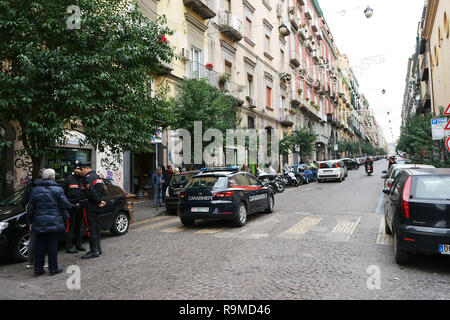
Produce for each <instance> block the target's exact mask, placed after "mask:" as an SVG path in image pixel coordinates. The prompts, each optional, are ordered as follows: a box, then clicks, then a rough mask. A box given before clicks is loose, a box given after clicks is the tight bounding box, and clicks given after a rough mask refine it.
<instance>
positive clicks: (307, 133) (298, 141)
mask: <svg viewBox="0 0 450 320" xmlns="http://www.w3.org/2000/svg"><path fill="white" fill-rule="evenodd" d="M316 139H317V134H315V133H314V131H312V130H311V129H309V128H307V127H305V128H301V129H300V130H296V131H293V132H292V134H290V135H287V136H285V137H284V138H283V139H281V141H280V154H281V155H289V153H290V152H292V153H298V155H299V156H300V157H302V158H303V157H307V156H310V155H311V154H312V153H313V152H314V150H315V143H316ZM297 145H299V146H300V152H297V151H296V150H295V146H297Z"/></svg>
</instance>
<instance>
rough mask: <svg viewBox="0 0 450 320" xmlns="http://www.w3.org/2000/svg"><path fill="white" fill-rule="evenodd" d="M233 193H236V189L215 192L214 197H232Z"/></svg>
mask: <svg viewBox="0 0 450 320" xmlns="http://www.w3.org/2000/svg"><path fill="white" fill-rule="evenodd" d="M233 195H234V191H226V192H219V193H214V197H217V198H231V197H232V196H233Z"/></svg>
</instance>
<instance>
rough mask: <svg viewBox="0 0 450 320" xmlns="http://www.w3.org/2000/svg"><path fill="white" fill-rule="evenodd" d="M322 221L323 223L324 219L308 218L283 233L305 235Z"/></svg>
mask: <svg viewBox="0 0 450 320" xmlns="http://www.w3.org/2000/svg"><path fill="white" fill-rule="evenodd" d="M320 221H322V218H311V217H307V218H305V219H303V220H302V221H300V222H299V223H297V224H296V225H294V226H292V227H291V228H289V229H288V230H286V231H285V232H283V233H285V234H294V235H303V234H306V233H307V232H308V231H309V229H311V227H314V226H315V225H317V224H319V223H320Z"/></svg>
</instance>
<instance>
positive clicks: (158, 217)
mask: <svg viewBox="0 0 450 320" xmlns="http://www.w3.org/2000/svg"><path fill="white" fill-rule="evenodd" d="M167 218H169V217H167V216H157V217H153V218H148V219H144V220H139V221H137V222H134V223H132V224H131V225H130V226H131V227H134V226H139V225H141V224H145V223H149V222H153V221H158V220H162V219H167Z"/></svg>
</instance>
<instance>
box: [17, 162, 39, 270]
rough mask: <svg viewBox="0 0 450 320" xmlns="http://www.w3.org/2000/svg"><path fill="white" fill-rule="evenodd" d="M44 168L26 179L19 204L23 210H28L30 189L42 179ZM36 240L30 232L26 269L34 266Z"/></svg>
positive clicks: (34, 235)
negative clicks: (32, 177)
mask: <svg viewBox="0 0 450 320" xmlns="http://www.w3.org/2000/svg"><path fill="white" fill-rule="evenodd" d="M44 170H45V169H41V170H39V175H38V178H37V179H31V180H30V181H28V183H27V186H26V187H25V191H24V193H23V196H22V200H21V204H22V207H23V209H24V210H25V211H27V210H28V203H29V202H30V197H31V191H33V188H34V187H36V186H37V185H38V184H39V183H40V182H41V181H42V179H41V178H42V173H43V172H44ZM35 240H36V234H34V233H30V240H29V241H28V253H27V254H28V264H27V269H30V268H32V267H33V266H34V242H35Z"/></svg>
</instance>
